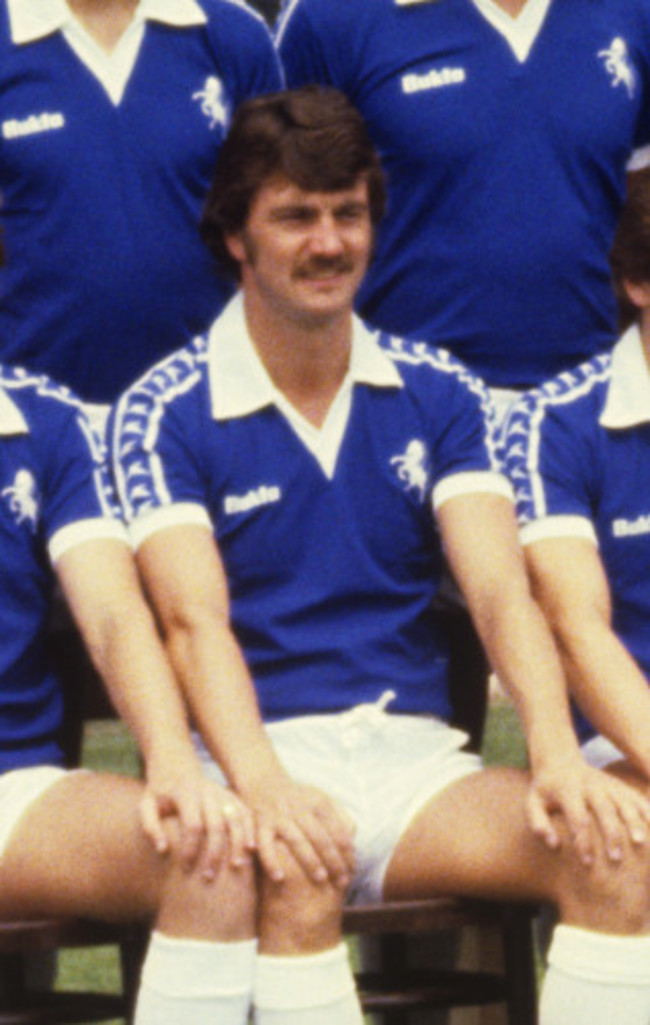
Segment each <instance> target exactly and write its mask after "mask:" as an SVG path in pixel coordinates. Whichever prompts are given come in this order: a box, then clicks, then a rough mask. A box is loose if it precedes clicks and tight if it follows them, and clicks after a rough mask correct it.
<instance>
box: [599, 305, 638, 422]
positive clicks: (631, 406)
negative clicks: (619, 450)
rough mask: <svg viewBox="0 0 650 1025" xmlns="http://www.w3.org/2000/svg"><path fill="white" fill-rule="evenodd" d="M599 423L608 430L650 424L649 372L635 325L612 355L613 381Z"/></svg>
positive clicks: (629, 329) (617, 345)
mask: <svg viewBox="0 0 650 1025" xmlns="http://www.w3.org/2000/svg"><path fill="white" fill-rule="evenodd" d="M600 423H601V424H602V426H603V427H607V428H608V429H609V430H616V429H617V428H618V429H625V428H628V427H637V426H638V425H639V424H647V423H650V369H649V368H648V362H647V360H646V358H645V355H644V353H643V346H642V344H641V334H640V332H639V328H638V326H637V325H636V324H634V325H633V326H632V327H630V328H628V330H627V331H626V332H625V334H624V335H623V337H622V338H621V339H620V341H618V342H617V344H616V345H615V347H614V350H613V352H612V371H611V380H610V384H609V388H608V389H607V402H606V403H605V408H604V410H603V412H602V414H601V417H600Z"/></svg>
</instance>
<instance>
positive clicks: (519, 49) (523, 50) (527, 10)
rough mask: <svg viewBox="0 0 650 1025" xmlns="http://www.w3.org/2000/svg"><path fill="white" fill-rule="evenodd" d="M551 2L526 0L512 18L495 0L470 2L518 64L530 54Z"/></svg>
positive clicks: (547, 0)
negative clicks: (503, 41) (507, 47)
mask: <svg viewBox="0 0 650 1025" xmlns="http://www.w3.org/2000/svg"><path fill="white" fill-rule="evenodd" d="M552 2H553V0H526V4H525V5H524V8H523V10H522V11H521V12H520V13H519V14H518V15H517V16H516V17H514V18H513V16H512V15H511V14H508V12H507V11H504V10H503V8H502V7H500V6H499V4H497V3H495V0H470V3H472V4H473V5H474V7H475V8H476V10H477V11H478V13H479V14H480V15H481V16H482V17H483V18H485V20H486V21H488V22H489V23H490V25H492V27H493V28H494V29H496V31H497V32H499V33H500V34H501V35H502V36H503V38H504V39H505V40H506V42H507V43H508V45H509V46H510V49H511V50H512V52H513V53H514V55H515V57H516V58H517V60H518V61H519V62H520V63H523V62H524V61H525V60H526V59H527V57H528V54H529V53H530V51H531V49H532V48H533V45H534V44H535V41H536V40H537V37H538V36H539V34H540V32H541V30H542V26H543V24H544V22H545V20H546V16H547V14H548V12H549V9H550V6H551V3H552Z"/></svg>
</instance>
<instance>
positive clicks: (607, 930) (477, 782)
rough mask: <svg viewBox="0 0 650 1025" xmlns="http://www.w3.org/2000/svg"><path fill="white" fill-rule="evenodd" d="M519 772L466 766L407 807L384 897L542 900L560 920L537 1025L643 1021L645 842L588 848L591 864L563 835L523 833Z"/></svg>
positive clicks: (649, 976) (649, 992) (648, 955)
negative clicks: (615, 851)
mask: <svg viewBox="0 0 650 1025" xmlns="http://www.w3.org/2000/svg"><path fill="white" fill-rule="evenodd" d="M527 788H528V777H527V776H526V775H525V774H524V773H520V772H517V771H516V770H508V769H496V770H485V771H484V772H480V773H475V774H473V775H471V776H468V777H466V778H465V779H462V780H460V781H458V782H456V783H454V784H452V785H451V786H449V787H447V788H446V789H445V790H444V791H442V792H441V793H440V794H438V795H437V796H435V797H433V798H432V799H431V800H430V801H429V803H428V804H427V805H426V806H425V807H424V808H423V810H422V811H420V812H419V814H417V816H416V817H415V818H414V820H413V821H412V823H411V824H410V826H409V827H408V828H407V829H406V831H405V832H404V833H403V835H402V837H401V840H400V841H399V843H398V845H397V847H396V849H395V851H394V854H393V856H392V858H391V860H390V862H389V865H388V868H387V872H386V876H385V881H384V893H385V895H386V896H387V897H390V898H397V899H399V898H407V897H415V896H425V895H431V894H444V893H452V894H464V895H473V896H484V897H496V898H506V899H519V898H526V899H534V900H549V901H551V902H553V903H554V904H556V905H557V907H558V909H559V913H560V919H561V925H560V926H559V927H558V929H557V931H556V935H555V937H554V941H553V945H552V948H551V952H550V956H549V963H550V969H549V972H548V974H547V978H546V983H545V989H544V994H543V999H542V1011H541V1015H542V1017H541V1025H560V1023H564V1022H568V1021H571V1022H572V1025H582V1023H583V1022H585V1023H586V1022H589V1025H601V1023H602V1025H605V1023H610V1022H611V1021H613V1020H617V1021H621V1022H625V1023H629V1025H637V1023H638V1025H647V1022H648V1020H650V936H649V935H648V934H649V933H650V911H649V904H650V902H649V898H648V893H649V871H648V849H647V847H646V846H643V847H638V848H633V847H631V846H630V847H629V848H628V849H627V851H626V856H625V857H624V859H623V860H622V862H621V863H620V864H618V865H614V864H612V863H611V862H610V861H608V859H607V858H606V856H605V852H604V850H597V851H596V857H595V861H594V864H593V866H592V867H590V868H586V867H585V866H584V864H583V863H582V862H580V861H579V859H578V858H577V856H576V854H575V852H574V851H573V850H572V848H571V844H570V841H569V839H568V838H567V839H566V841H565V843H564V844H563V845H562V847H561V849H560V850H558V851H550V850H549V849H548V848H547V847H546V846H545V845H544V844H543V843H542V841H541V840H538V839H537V838H536V837H535V836H534V835H533V834H532V832H531V831H530V829H529V826H528V823H527V819H526V813H525V799H526V793H527Z"/></svg>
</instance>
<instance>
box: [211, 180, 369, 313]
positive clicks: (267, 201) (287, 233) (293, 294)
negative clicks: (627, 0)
mask: <svg viewBox="0 0 650 1025" xmlns="http://www.w3.org/2000/svg"><path fill="white" fill-rule="evenodd" d="M372 236H373V231H372V224H371V220H370V209H369V203H368V186H367V183H366V179H365V177H362V178H360V179H359V180H358V181H357V182H356V183H355V185H354V186H352V188H349V189H344V190H342V191H340V192H306V191H304V190H303V189H301V188H299V187H298V186H297V185H294V184H293V183H292V182H290V181H289V180H288V179H286V178H284V177H278V178H274V179H271V180H269V182H267V184H265V185H264V186H262V188H261V189H260V190H259V192H258V193H257V194H256V196H255V198H254V200H253V202H252V204H251V209H250V212H249V216H248V220H247V223H246V227H245V228H244V229H243V231H241V232H240V233H238V234H236V235H233V236H230V237H229V238H228V239H227V244H228V247H229V249H230V252H231V253H232V255H233V256H234V257H235V259H236V260H238V261H239V263H240V266H241V273H242V285H243V287H244V291H245V293H246V294H247V295H248V296H250V297H251V298H254V299H256V301H257V302H258V305H259V303H261V304H262V309H263V308H264V307H266V308H267V309H268V310H269V312H273V313H274V314H275V315H276V316H277V315H278V314H280V315H282V316H285V317H287V318H288V319H290V320H291V321H293V322H299V323H301V324H304V325H305V326H314V325H318V324H322V323H327V322H328V321H330V320H331V319H332V318H336V317H338V316H340V315H341V314H344V315H348V314H349V312H350V311H351V309H352V303H353V300H354V297H355V295H356V292H357V289H358V288H359V285H360V284H361V281H362V279H363V276H364V274H365V272H366V268H367V266H368V261H369V259H370V253H371V249H372Z"/></svg>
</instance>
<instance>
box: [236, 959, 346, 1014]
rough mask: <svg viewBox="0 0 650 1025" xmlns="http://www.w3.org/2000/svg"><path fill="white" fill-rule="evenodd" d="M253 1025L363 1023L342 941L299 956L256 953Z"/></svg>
mask: <svg viewBox="0 0 650 1025" xmlns="http://www.w3.org/2000/svg"><path fill="white" fill-rule="evenodd" d="M254 1003H255V1023H256V1025H362V1022H363V1015H362V1013H361V1008H360V1006H359V1000H358V997H357V995H356V991H355V986H354V978H353V975H352V970H351V968H350V963H349V959H348V953H347V947H346V945H345V943H340V944H339V945H338V946H337V947H334V948H333V949H332V950H325V951H322V952H319V953H317V954H308V955H301V956H294V957H291V956H286V957H279V956H278V957H275V956H270V955H268V954H261V955H260V956H259V958H258V961H257V973H256V979H255V992H254Z"/></svg>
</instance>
